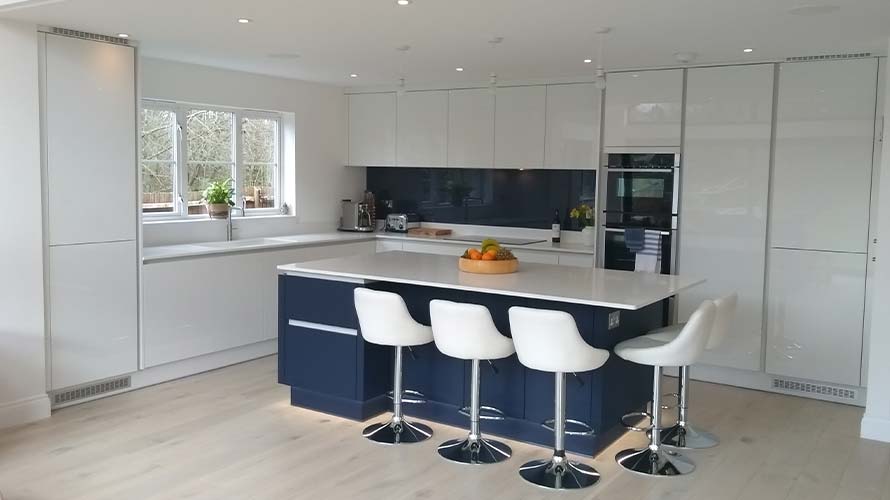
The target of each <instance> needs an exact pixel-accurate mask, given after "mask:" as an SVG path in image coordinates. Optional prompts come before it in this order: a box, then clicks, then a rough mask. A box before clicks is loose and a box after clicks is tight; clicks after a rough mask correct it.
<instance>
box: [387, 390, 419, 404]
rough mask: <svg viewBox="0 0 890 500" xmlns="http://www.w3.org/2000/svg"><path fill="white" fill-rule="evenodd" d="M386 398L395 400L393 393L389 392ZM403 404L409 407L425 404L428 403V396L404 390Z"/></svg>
mask: <svg viewBox="0 0 890 500" xmlns="http://www.w3.org/2000/svg"><path fill="white" fill-rule="evenodd" d="M386 397H388V398H389V399H393V397H392V391H389V392H387V393H386ZM402 403H405V404H409V405H416V404H424V403H426V396H424V395H423V393H421V392H418V391H412V390H411V389H404V390H403V391H402Z"/></svg>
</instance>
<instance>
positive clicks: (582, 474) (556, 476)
mask: <svg viewBox="0 0 890 500" xmlns="http://www.w3.org/2000/svg"><path fill="white" fill-rule="evenodd" d="M519 475H520V476H522V479H525V480H526V481H528V482H530V483H532V484H535V485H538V486H541V487H543V488H547V489H551V490H577V489H581V488H587V487H588V486H593V485H594V484H596V483H597V481H599V480H600V474H599V472H597V471H596V469H594V468H593V467H590V466H589V465H584V464H582V463H580V462H575V461H573V460H568V459H566V458H565V457H559V456H554V457H552V458H549V459H547V460H532V461H531V462H527V463H525V464H523V465H522V467H520V468H519Z"/></svg>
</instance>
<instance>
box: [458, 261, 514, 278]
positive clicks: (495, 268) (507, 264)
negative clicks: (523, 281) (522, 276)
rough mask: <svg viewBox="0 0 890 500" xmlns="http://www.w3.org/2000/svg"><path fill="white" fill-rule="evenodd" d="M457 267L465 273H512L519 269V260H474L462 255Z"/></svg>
mask: <svg viewBox="0 0 890 500" xmlns="http://www.w3.org/2000/svg"><path fill="white" fill-rule="evenodd" d="M457 261H458V262H457V267H458V268H459V269H460V270H461V271H463V272H465V273H474V274H510V273H515V272H516V271H517V270H518V269H519V260H517V259H510V260H473V259H466V258H464V257H460V258H459V259H457Z"/></svg>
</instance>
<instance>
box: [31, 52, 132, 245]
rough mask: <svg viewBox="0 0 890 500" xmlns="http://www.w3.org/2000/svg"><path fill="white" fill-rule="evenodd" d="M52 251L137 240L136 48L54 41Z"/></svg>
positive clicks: (48, 139) (49, 155)
mask: <svg viewBox="0 0 890 500" xmlns="http://www.w3.org/2000/svg"><path fill="white" fill-rule="evenodd" d="M45 48H46V53H45V57H44V63H45V77H44V92H45V101H44V117H45V129H46V136H45V148H46V149H45V162H46V181H45V182H46V198H47V200H46V203H47V220H48V225H49V244H50V245H51V246H55V245H65V244H74V243H89V242H102V241H120V240H133V239H135V238H136V224H137V220H138V219H137V214H136V207H137V203H136V191H137V186H136V76H135V75H136V73H135V53H134V51H133V48H132V47H126V46H123V45H114V44H110V43H100V42H92V41H88V40H81V39H77V38H68V37H63V36H56V35H46V47H45Z"/></svg>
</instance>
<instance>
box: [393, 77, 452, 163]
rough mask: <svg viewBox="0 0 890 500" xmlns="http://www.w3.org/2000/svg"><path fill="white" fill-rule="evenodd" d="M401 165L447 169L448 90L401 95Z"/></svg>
mask: <svg viewBox="0 0 890 500" xmlns="http://www.w3.org/2000/svg"><path fill="white" fill-rule="evenodd" d="M398 99H399V113H398V116H399V119H398V125H399V133H398V144H397V148H396V149H397V151H398V165H399V166H403V167H443V166H445V163H446V156H447V154H448V151H447V138H448V91H445V90H435V91H425V92H406V93H405V94H404V95H401V96H399V98H398Z"/></svg>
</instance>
